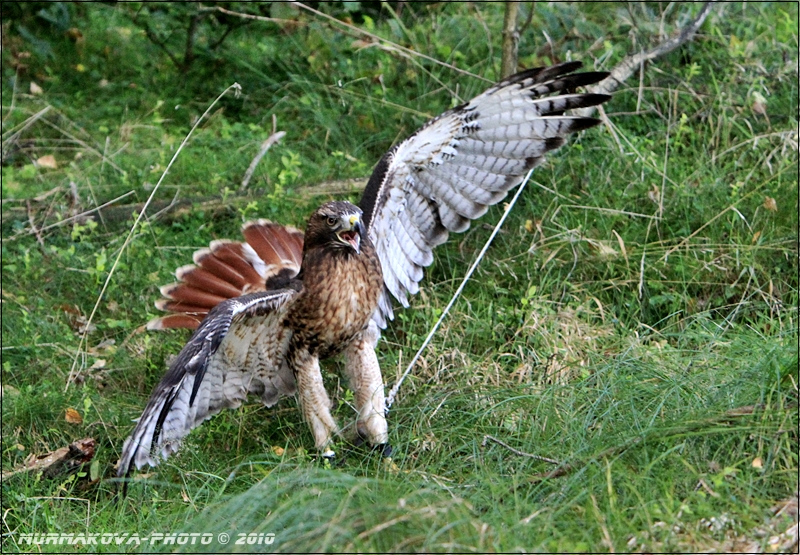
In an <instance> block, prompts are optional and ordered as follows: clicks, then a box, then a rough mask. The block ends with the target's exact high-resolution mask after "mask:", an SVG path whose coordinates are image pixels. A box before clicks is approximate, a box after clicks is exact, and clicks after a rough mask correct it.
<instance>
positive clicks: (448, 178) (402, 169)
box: [360, 62, 610, 328]
mask: <svg viewBox="0 0 800 555" xmlns="http://www.w3.org/2000/svg"><path fill="white" fill-rule="evenodd" d="M581 65H582V64H581V63H580V62H568V63H564V64H559V65H556V66H552V67H548V68H536V69H529V70H527V71H523V72H521V73H517V74H516V75H512V76H511V77H509V78H508V79H506V80H504V81H501V82H500V83H498V84H497V85H495V86H494V87H492V88H490V89H489V90H487V91H486V92H484V93H483V94H481V95H479V96H477V97H475V98H473V99H472V100H471V101H470V102H468V103H466V104H463V105H461V106H459V107H457V108H454V109H452V110H449V111H447V112H445V113H444V114H442V115H440V116H439V117H437V118H434V119H432V120H431V121H429V122H428V123H426V124H425V125H424V126H423V127H422V128H420V129H419V130H418V131H417V132H416V133H414V134H413V135H412V136H411V137H409V138H408V139H406V140H405V141H403V142H402V143H400V144H398V145H397V146H395V147H394V148H393V149H392V150H390V151H389V152H388V153H387V154H386V155H385V156H384V157H383V158H382V159H381V161H380V162H379V163H378V165H377V166H376V168H375V171H374V172H373V174H372V176H371V177H370V180H369V183H368V184H367V188H366V190H365V191H364V195H363V196H362V198H361V203H360V207H361V209H362V210H363V211H364V220H365V223H366V225H367V229H368V232H369V236H370V238H371V239H372V242H373V243H374V244H375V248H376V249H377V252H378V257H379V258H380V260H381V266H382V269H383V279H384V283H385V284H386V289H387V290H388V291H389V292H390V293H391V294H392V295H393V296H394V297H395V298H396V299H397V300H398V301H400V303H401V304H402V305H403V306H404V307H407V306H408V299H407V294H408V293H410V294H412V295H413V294H416V293H417V292H418V291H419V285H418V284H419V282H420V280H422V273H423V272H422V269H423V268H424V267H425V266H428V265H430V264H431V262H433V253H432V250H433V248H434V247H436V246H437V245H439V244H441V243H443V242H444V241H445V240H446V239H447V234H448V231H455V232H461V231H465V230H466V229H467V228H468V227H469V224H470V220H474V219H476V218H479V217H480V216H482V215H483V214H484V213H485V212H486V210H487V209H488V207H489V206H491V205H493V204H496V203H498V202H500V201H501V200H503V199H504V198H505V197H506V194H507V193H508V191H509V190H511V189H512V188H514V187H515V186H516V185H518V184H519V183H520V182H521V181H522V179H523V177H524V176H525V174H526V173H527V172H528V170H530V169H531V168H533V167H535V166H536V165H538V164H539V163H540V162H541V161H542V159H543V157H544V154H545V153H546V152H548V151H550V150H553V149H555V148H558V147H560V146H561V145H563V144H564V142H565V139H564V137H565V136H566V135H568V134H569V133H573V132H576V131H580V130H582V129H586V128H588V127H592V126H594V125H597V123H599V120H597V119H593V118H586V117H578V116H569V115H564V111H565V110H569V109H572V108H583V107H587V106H596V105H598V104H600V103H602V102H605V101H606V100H608V99H609V98H610V96H609V95H604V94H574V93H567V92H566V91H571V90H573V89H574V88H575V87H579V86H584V85H589V84H592V83H596V82H598V81H600V80H602V79H604V78H605V77H606V76H607V75H608V74H607V73H600V72H586V73H573V72H574V71H575V70H576V69H578V68H580V67H581ZM551 93H560V94H558V95H556V96H548V95H551ZM387 318H388V319H392V318H393V313H392V306H391V302H390V300H389V297H388V295H386V292H385V291H384V294H383V296H382V297H381V300H380V304H379V307H378V310H377V311H376V313H375V315H374V319H375V321H376V323H377V324H378V325H379V326H380V327H382V328H385V327H386V319H387Z"/></svg>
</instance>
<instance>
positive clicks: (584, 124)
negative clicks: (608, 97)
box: [569, 118, 602, 133]
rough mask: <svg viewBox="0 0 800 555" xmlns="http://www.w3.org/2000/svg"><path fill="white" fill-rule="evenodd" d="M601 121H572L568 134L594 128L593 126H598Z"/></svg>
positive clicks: (586, 119) (585, 119)
mask: <svg viewBox="0 0 800 555" xmlns="http://www.w3.org/2000/svg"><path fill="white" fill-rule="evenodd" d="M601 121H602V120H599V119H597V118H580V119H575V120H573V123H572V125H570V128H569V132H570V133H577V132H578V131H583V130H584V129H589V128H590V127H594V126H595V125H597V124H599V123H600V122H601Z"/></svg>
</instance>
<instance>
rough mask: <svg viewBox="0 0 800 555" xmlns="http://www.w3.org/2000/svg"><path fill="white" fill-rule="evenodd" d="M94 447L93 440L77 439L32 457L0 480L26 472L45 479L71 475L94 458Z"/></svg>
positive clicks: (4, 474)
mask: <svg viewBox="0 0 800 555" xmlns="http://www.w3.org/2000/svg"><path fill="white" fill-rule="evenodd" d="M96 447H97V442H96V441H95V440H94V438H91V437H85V438H83V439H78V440H76V441H73V442H72V443H71V444H69V445H68V446H67V447H62V448H61V449H56V450H55V451H53V452H51V453H47V454H46V455H42V456H41V457H38V456H36V455H32V456H31V457H30V458H29V459H28V460H27V461H25V462H24V463H22V465H20V466H18V467H17V468H15V469H13V470H9V471H8V472H3V474H2V479H3V480H4V481H5V480H6V479H7V478H10V477H12V476H15V475H17V474H23V473H27V472H41V473H42V475H43V476H45V477H47V478H53V477H55V476H58V475H59V474H68V473H71V472H73V471H75V470H77V469H78V468H80V466H81V465H83V464H86V463H87V462H89V461H91V460H92V459H93V458H94V453H95V449H96Z"/></svg>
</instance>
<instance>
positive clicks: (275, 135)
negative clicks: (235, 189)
mask: <svg viewBox="0 0 800 555" xmlns="http://www.w3.org/2000/svg"><path fill="white" fill-rule="evenodd" d="M274 127H275V125H274V119H273V130H272V135H270V136H269V138H268V139H267V140H266V141H264V142H263V143H261V148H259V149H258V154H256V156H255V158H253V161H252V162H250V166H248V168H247V171H246V172H244V178H243V179H242V185H241V187H239V190H240V191H244V190H245V189H247V186H248V185H249V184H250V179H251V178H252V177H253V172H255V171H256V166H258V163H259V162H260V161H261V159H262V158H263V157H264V155H265V154H266V153H267V151H268V150H269V148H270V147H271V146H272V145H274V144H275V143H277V142H278V141H280V140H281V139H283V138H284V137H285V136H286V131H277V132H276V131H275V129H274Z"/></svg>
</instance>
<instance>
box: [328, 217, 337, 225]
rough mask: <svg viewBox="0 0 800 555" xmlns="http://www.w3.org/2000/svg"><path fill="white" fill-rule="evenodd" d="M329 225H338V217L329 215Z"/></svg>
mask: <svg viewBox="0 0 800 555" xmlns="http://www.w3.org/2000/svg"><path fill="white" fill-rule="evenodd" d="M328 225H329V226H331V227H333V226H335V225H336V218H331V217H328Z"/></svg>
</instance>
